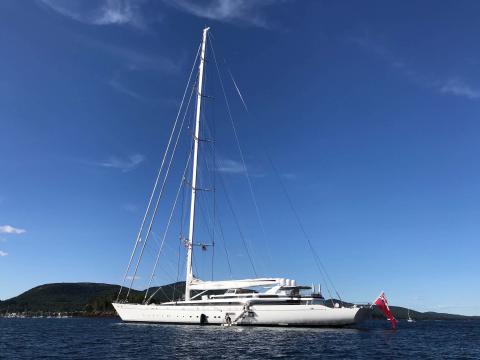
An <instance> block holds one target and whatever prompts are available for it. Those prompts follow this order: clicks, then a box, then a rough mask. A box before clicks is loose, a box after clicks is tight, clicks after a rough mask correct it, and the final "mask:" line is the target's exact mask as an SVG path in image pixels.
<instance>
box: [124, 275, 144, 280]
mask: <svg viewBox="0 0 480 360" xmlns="http://www.w3.org/2000/svg"><path fill="white" fill-rule="evenodd" d="M125 279H127V280H132V279H135V280H139V279H141V277H140V276H138V275H136V276H135V278H134V277H133V276H127V277H126V278H125Z"/></svg>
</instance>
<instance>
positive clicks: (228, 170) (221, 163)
mask: <svg viewBox="0 0 480 360" xmlns="http://www.w3.org/2000/svg"><path fill="white" fill-rule="evenodd" d="M217 171H218V172H220V173H223V174H228V175H237V174H242V175H246V172H247V171H248V175H249V176H250V177H255V178H262V177H265V173H264V172H263V171H262V170H261V169H259V168H258V166H252V165H247V168H245V166H243V164H242V163H241V162H240V161H237V160H233V159H228V158H220V159H219V160H218V165H217Z"/></svg>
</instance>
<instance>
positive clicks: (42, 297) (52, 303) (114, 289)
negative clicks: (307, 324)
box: [0, 282, 480, 320]
mask: <svg viewBox="0 0 480 360" xmlns="http://www.w3.org/2000/svg"><path fill="white" fill-rule="evenodd" d="M119 289H120V287H119V285H111V284H99V283H56V284H45V285H41V286H37V287H34V288H33V289H30V290H28V291H26V292H24V293H23V294H20V295H18V296H16V297H13V298H11V299H8V300H5V301H0V315H1V314H5V313H7V312H9V313H12V312H17V313H18V312H29V313H31V314H35V313H40V312H43V313H58V312H62V313H71V314H72V315H77V316H82V315H83V316H100V315H115V311H114V309H113V307H112V305H111V303H112V301H114V300H115V299H116V297H117V294H118V291H119ZM157 289H159V288H158V287H155V288H151V289H150V290H149V294H153V293H155V291H156V290H157ZM184 292H185V283H184V282H178V283H174V284H169V285H164V286H162V287H161V288H160V290H159V291H157V292H156V294H155V297H154V301H153V302H155V303H161V302H165V301H170V300H172V299H180V298H181V297H182V296H183V294H184ZM124 294H125V293H124ZM144 295H145V291H144V290H143V291H138V290H132V291H131V293H130V297H129V301H130V302H141V301H142V300H143V298H144ZM149 296H150V295H149ZM333 302H334V303H335V302H338V303H340V304H342V302H341V301H339V300H335V299H334V300H333ZM326 304H327V305H328V306H332V301H331V300H327V302H326ZM343 304H344V305H347V306H348V305H351V304H349V303H346V302H343ZM390 308H391V310H392V312H393V314H394V315H395V317H396V318H398V319H406V318H407V312H408V309H406V308H403V307H399V306H391V307H390ZM410 314H411V316H412V317H413V318H414V319H416V320H450V319H452V320H454V319H468V318H472V319H473V318H476V319H480V316H473V317H469V316H462V315H453V314H444V313H436V312H424V313H422V312H419V311H414V310H410ZM372 317H373V318H374V319H384V318H385V317H384V316H383V314H382V313H381V312H380V310H378V309H376V308H375V309H374V311H373V314H372Z"/></svg>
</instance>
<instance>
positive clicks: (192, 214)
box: [185, 27, 210, 301]
mask: <svg viewBox="0 0 480 360" xmlns="http://www.w3.org/2000/svg"><path fill="white" fill-rule="evenodd" d="M209 29H210V28H209V27H207V28H205V29H203V37H202V49H201V53H200V65H199V66H198V86H197V90H198V92H197V111H196V114H195V135H194V137H193V165H192V196H191V200H190V225H189V228H188V239H187V276H186V281H185V300H186V301H188V300H190V284H191V282H192V279H193V273H192V251H193V232H194V227H195V193H196V186H197V162H198V142H199V135H200V112H201V107H202V89H203V72H204V65H205V48H206V44H207V33H208V30H209Z"/></svg>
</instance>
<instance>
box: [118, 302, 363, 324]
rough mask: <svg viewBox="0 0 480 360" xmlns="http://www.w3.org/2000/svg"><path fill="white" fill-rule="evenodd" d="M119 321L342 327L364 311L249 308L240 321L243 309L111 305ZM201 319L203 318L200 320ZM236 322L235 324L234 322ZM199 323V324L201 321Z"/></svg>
mask: <svg viewBox="0 0 480 360" xmlns="http://www.w3.org/2000/svg"><path fill="white" fill-rule="evenodd" d="M113 306H114V307H115V310H116V311H117V313H118V315H119V316H120V318H121V319H122V320H123V321H127V322H154V323H178V324H212V325H221V324H225V322H226V321H225V318H226V315H228V316H229V317H230V318H231V319H232V321H233V324H234V325H257V326H346V325H353V324H355V323H357V322H360V321H362V320H364V319H365V317H367V316H368V314H369V309H367V308H358V307H355V308H330V307H328V306H324V305H304V304H300V305H280V304H279V305H270V304H269V305H261V304H258V305H251V306H250V308H249V312H248V315H247V316H245V317H242V314H243V313H244V306H243V305H242V304H234V305H233V304H232V305H213V304H212V305H210V304H192V305H182V304H181V303H177V305H175V304H171V305H170V304H169V305H142V304H128V303H114V304H113ZM202 315H203V316H202ZM237 318H239V319H238V321H235V319H237ZM202 319H203V321H202Z"/></svg>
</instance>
